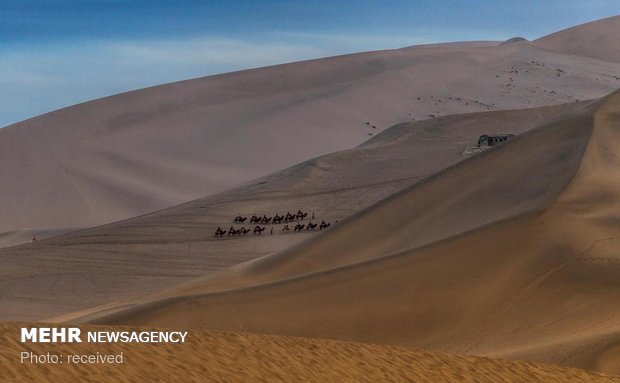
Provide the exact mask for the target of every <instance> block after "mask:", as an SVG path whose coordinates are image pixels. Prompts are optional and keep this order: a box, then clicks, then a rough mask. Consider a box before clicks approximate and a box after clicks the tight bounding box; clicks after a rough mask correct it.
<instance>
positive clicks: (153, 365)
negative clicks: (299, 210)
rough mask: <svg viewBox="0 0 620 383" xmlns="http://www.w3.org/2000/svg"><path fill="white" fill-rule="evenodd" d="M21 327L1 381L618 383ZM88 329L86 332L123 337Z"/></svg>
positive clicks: (468, 361)
mask: <svg viewBox="0 0 620 383" xmlns="http://www.w3.org/2000/svg"><path fill="white" fill-rule="evenodd" d="M18 325H19V324H12V323H11V324H2V325H0V329H1V332H0V334H2V335H1V336H0V366H2V368H1V369H0V380H3V381H11V382H34V381H64V382H74V381H75V382H78V381H86V380H87V381H89V382H135V381H141V382H142V381H149V382H151V381H165V382H177V381H178V382H181V381H182V382H215V381H218V382H224V381H225V382H248V381H252V382H257V381H261V382H262V381H265V382H267V381H268V382H280V381H282V382H292V381H302V382H378V381H382V382H386V381H415V382H429V383H439V382H479V383H482V382H498V381H502V382H545V383H553V382H586V381H587V382H618V381H620V378H618V377H613V376H605V375H600V374H596V373H592V372H586V371H582V370H578V369H574V368H562V367H557V366H551V365H545V364H530V363H522V362H514V361H507V360H494V359H488V358H477V357H472V356H461V355H454V354H446V353H430V352H425V351H420V350H411V349H405V348H399V347H393V346H379V345H372V344H363V343H354V342H339V341H332V340H319V339H306V338H292V337H282V336H265V335H252V334H243V333H215V332H191V333H190V335H189V337H190V338H189V342H188V343H186V344H183V345H177V344H150V345H149V344H129V345H128V344H98V345H96V346H93V345H92V344H91V345H89V344H87V343H82V344H54V345H49V344H37V345H32V344H29V345H23V344H20V343H19V342H18V341H17V339H18V337H19V333H18ZM124 329H126V328H124V327H115V328H113V329H112V328H101V327H96V328H95V327H93V326H90V327H87V328H83V331H87V330H99V331H101V330H124ZM21 351H32V352H34V353H37V354H45V353H47V352H50V353H53V354H65V355H67V354H91V353H95V352H99V353H102V354H113V355H118V354H120V353H121V352H123V355H124V358H125V363H124V364H123V365H105V364H104V365H67V364H63V365H32V364H24V365H22V364H19V362H18V358H19V355H20V354H19V353H20V352H21Z"/></svg>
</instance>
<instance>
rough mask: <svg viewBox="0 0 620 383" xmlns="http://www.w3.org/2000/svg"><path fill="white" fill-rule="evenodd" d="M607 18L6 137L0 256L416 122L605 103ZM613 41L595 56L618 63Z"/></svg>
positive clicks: (181, 90) (180, 86) (612, 67)
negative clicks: (538, 35)
mask: <svg viewBox="0 0 620 383" xmlns="http://www.w3.org/2000/svg"><path fill="white" fill-rule="evenodd" d="M617 20H618V18H615V19H610V20H604V21H601V22H597V23H594V24H592V25H590V26H585V27H582V28H579V29H577V30H576V31H574V30H568V31H564V32H560V33H559V34H557V35H553V36H549V37H547V38H543V39H541V40H540V41H536V42H528V41H523V40H517V41H514V42H511V43H508V44H500V43H499V42H481V43H462V44H436V45H422V46H416V47H407V48H403V49H396V50H388V51H378V52H368V53H360V54H353V55H346V56H339V57H330V58H325V59H318V60H310V61H304V62H298V63H292V64H284V65H278V66H273V67H267V68H260V69H254V70H247V71H242V72H236V73H229V74H223V75H218V76H210V77H205V78H199V79H194V80H188V81H183V82H178V83H173V84H167V85H162V86H157V87H153V88H148V89H143V90H138V91H134V92H129V93H124V94H120V95H116V96H111V97H107V98H103V99H100V100H95V101H91V102H87V103H84V104H79V105H76V106H71V107H68V108H65V109H61V110H58V111H54V112H51V113H48V114H45V115H42V116H38V117H35V118H33V119H30V120H27V121H23V122H21V123H18V124H15V125H12V126H9V127H6V128H4V129H2V130H0V176H1V177H2V180H3V182H2V185H0V194H1V195H2V198H1V199H0V210H1V211H2V213H3V219H2V220H1V221H0V233H3V232H21V233H23V234H22V235H21V236H15V235H12V236H6V235H5V236H0V241H3V242H2V243H0V244H3V245H5V246H6V245H11V244H16V243H19V242H20V241H22V240H23V239H24V238H30V236H31V235H32V234H37V235H38V236H39V237H44V236H46V235H47V233H48V230H63V229H68V228H80V227H90V226H94V225H98V224H104V223H109V222H113V221H118V220H121V219H126V218H131V217H134V216H137V215H140V214H144V213H147V212H151V211H155V210H158V209H162V208H165V207H170V206H173V205H176V204H179V203H183V202H187V201H189V200H192V199H195V198H200V197H203V196H205V195H208V194H212V193H215V192H219V191H223V190H226V189H228V188H230V187H233V186H237V185H239V184H241V183H243V182H246V181H249V180H251V179H254V178H256V177H259V176H264V175H267V174H270V173H272V172H274V171H277V170H280V169H284V168H287V167H289V166H291V165H294V164H296V163H298V162H301V161H304V160H307V159H309V158H312V157H314V156H318V155H322V154H327V153H331V152H334V151H337V150H343V149H350V148H352V147H354V146H356V145H359V144H361V143H362V142H364V141H366V140H367V139H368V138H371V137H372V135H375V134H376V133H377V132H380V131H382V130H384V129H386V128H388V127H390V126H392V125H394V124H397V123H402V122H406V121H412V120H413V119H415V120H420V119H427V118H429V117H430V116H446V115H450V114H456V113H459V114H460V113H471V112H478V111H488V110H505V109H521V108H529V107H536V106H543V105H550V104H560V103H567V102H574V101H575V100H586V99H594V98H598V97H602V96H604V95H605V94H607V93H609V92H611V91H613V90H614V89H616V88H617V87H618V86H619V85H620V78H619V77H618V76H620V62H618V60H616V58H617V57H616V56H613V54H610V55H609V56H607V55H602V54H598V53H597V54H595V55H594V56H592V57H594V58H592V57H587V55H588V54H589V53H590V50H589V49H590V48H588V47H589V46H591V45H592V44H591V42H592V40H594V39H596V41H597V44H594V45H596V46H599V45H598V43H599V36H600V35H601V34H603V33H604V34H606V35H609V36H617V33H618V32H617V31H618V28H617V26H618V22H617ZM575 36H578V37H579V39H577V38H575ZM606 41H607V40H606ZM575 42H579V43H578V44H576V43H575ZM613 42H614V38H611V39H610V40H609V44H608V45H609V49H608V50H606V51H609V52H617V49H615V47H616V46H615V45H614V44H613ZM538 44H541V45H540V46H539V45H538ZM563 46H570V47H571V51H570V52H568V53H565V52H564V51H562V50H561V49H560V48H561V47H563ZM541 47H542V48H541ZM558 47H559V48H558ZM551 48H553V49H551ZM577 49H578V52H583V53H584V55H585V56H576V55H574V53H575V50H577ZM601 49H602V48H601ZM597 52H598V51H597ZM599 53H600V52H599Z"/></svg>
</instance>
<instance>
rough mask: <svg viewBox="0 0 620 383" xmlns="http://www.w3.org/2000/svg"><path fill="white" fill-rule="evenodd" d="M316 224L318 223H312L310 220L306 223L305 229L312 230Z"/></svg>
mask: <svg viewBox="0 0 620 383" xmlns="http://www.w3.org/2000/svg"><path fill="white" fill-rule="evenodd" d="M317 226H319V224H317V223H312V221H310V223H308V227H306V230H314V229H316V227H317Z"/></svg>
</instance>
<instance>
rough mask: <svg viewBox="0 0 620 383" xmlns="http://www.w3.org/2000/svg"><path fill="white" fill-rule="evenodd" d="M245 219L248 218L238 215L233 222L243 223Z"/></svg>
mask: <svg viewBox="0 0 620 383" xmlns="http://www.w3.org/2000/svg"><path fill="white" fill-rule="evenodd" d="M247 219H248V217H242V216H240V215H238V216H236V217H235V219H234V220H233V223H244V222H245V221H246V220H247Z"/></svg>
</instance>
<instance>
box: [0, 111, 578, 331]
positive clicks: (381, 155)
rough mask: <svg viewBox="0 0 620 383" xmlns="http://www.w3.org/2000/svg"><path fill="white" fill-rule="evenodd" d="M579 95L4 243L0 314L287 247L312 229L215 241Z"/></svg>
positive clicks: (445, 158)
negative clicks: (135, 213)
mask: <svg viewBox="0 0 620 383" xmlns="http://www.w3.org/2000/svg"><path fill="white" fill-rule="evenodd" d="M584 105H585V104H583V103H570V104H568V105H561V106H554V107H544V108H537V109H528V110H514V111H496V112H484V113H473V114H465V115H453V116H446V117H441V118H434V119H428V120H424V121H416V122H412V123H405V124H400V125H397V126H394V127H393V128H390V129H388V130H385V131H384V132H383V133H381V134H379V135H377V136H375V137H374V138H373V139H371V140H370V141H368V142H366V143H365V144H364V145H362V146H360V147H358V148H355V149H351V150H347V151H342V152H337V153H333V154H329V155H325V156H322V157H319V158H315V159H312V160H309V161H306V162H303V163H301V164H298V165H296V166H293V167H291V168H289V169H285V170H283V171H281V172H277V173H275V174H272V175H270V176H267V177H263V178H260V179H258V180H255V181H253V182H250V183H247V184H245V185H243V186H241V187H239V188H237V189H234V190H229V191H227V192H225V193H221V194H219V195H213V196H209V197H206V198H202V199H200V200H197V201H194V202H191V203H187V204H184V205H181V206H178V207H174V208H171V209H168V210H165V211H161V212H157V213H154V214H149V215H146V216H142V217H138V218H135V219H131V220H127V221H124V222H118V223H115V224H110V225H106V226H102V227H97V228H93V229H89V230H85V231H80V232H76V233H71V234H66V235H63V236H60V237H56V238H53V239H49V240H45V241H41V242H39V243H38V244H37V245H36V246H32V245H27V246H20V247H13V248H5V249H0V264H1V265H2V268H0V286H1V287H2V288H1V290H0V303H1V304H0V318H2V319H19V320H24V319H31V320H37V319H42V318H48V317H51V316H56V315H60V314H63V313H66V312H71V311H75V310H78V309H83V308H87V307H91V306H95V305H100V304H106V303H110V302H114V301H123V300H126V299H129V298H134V297H136V296H140V295H143V294H146V293H152V292H156V291H158V290H161V289H167V288H170V287H171V286H174V285H177V284H179V283H183V282H188V281H190V280H192V279H194V278H197V277H202V276H204V275H205V274H206V273H208V272H211V271H215V270H219V269H222V268H225V267H228V266H231V265H234V264H237V263H240V262H243V261H246V260H249V259H253V258H257V257H260V256H263V255H266V254H270V253H274V252H278V251H281V250H284V249H285V248H287V247H290V246H292V245H294V244H295V243H298V242H299V241H301V240H303V239H305V238H307V237H309V236H313V235H314V234H311V233H304V234H295V235H293V234H291V235H281V231H280V226H276V227H275V234H274V235H273V236H260V237H255V236H249V237H245V238H243V239H228V238H226V239H223V240H214V238H213V237H212V234H213V232H214V231H215V229H216V228H217V226H223V227H228V226H229V225H230V223H231V220H232V218H233V217H234V216H235V215H237V214H244V215H248V216H249V215H251V214H253V213H257V214H269V215H271V214H274V213H275V212H280V213H281V214H282V213H284V212H286V211H287V210H290V211H297V209H300V208H301V209H304V210H307V211H313V212H315V213H316V217H317V220H318V222H320V220H323V219H324V220H326V221H330V222H334V221H335V220H337V219H339V220H342V219H343V218H346V217H348V216H350V215H351V214H353V213H355V212H357V211H359V210H360V209H363V208H365V207H367V206H369V205H371V204H373V203H375V202H377V201H379V200H381V199H383V198H385V197H386V196H388V195H389V194H391V193H393V192H396V191H398V190H400V189H402V188H404V187H407V186H408V185H411V184H414V183H416V182H418V181H420V180H422V179H424V178H426V177H428V176H430V175H432V174H435V173H436V172H438V171H441V170H443V169H444V168H446V167H448V166H450V165H453V164H455V163H457V162H459V161H462V160H463V159H465V157H464V156H463V155H462V152H463V150H464V149H465V148H466V147H467V146H471V145H473V144H475V143H476V142H477V139H478V136H479V135H481V134H484V133H489V132H496V133H517V134H518V133H522V132H525V131H527V130H530V129H533V128H535V127H538V126H541V125H544V124H548V123H550V122H551V121H554V120H557V119H562V118H566V116H567V115H570V114H571V113H575V110H579V109H580V108H583V106H584Z"/></svg>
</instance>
